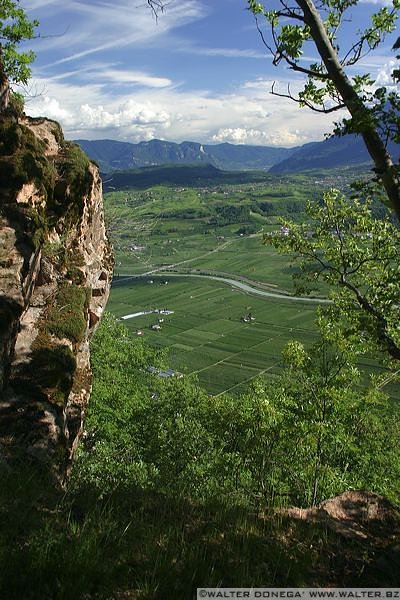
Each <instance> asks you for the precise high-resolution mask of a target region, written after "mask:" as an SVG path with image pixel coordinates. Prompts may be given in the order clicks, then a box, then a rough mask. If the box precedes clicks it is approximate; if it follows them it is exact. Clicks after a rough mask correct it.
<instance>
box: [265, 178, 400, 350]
mask: <svg viewBox="0 0 400 600" xmlns="http://www.w3.org/2000/svg"><path fill="white" fill-rule="evenodd" d="M307 213H308V217H309V219H308V221H307V222H306V223H303V224H296V223H293V222H289V221H285V223H284V224H285V226H286V227H287V228H288V230H289V233H290V234H289V236H287V237H283V236H280V235H271V234H265V236H264V243H265V244H271V245H273V246H274V247H275V248H277V249H278V250H279V251H281V252H288V253H290V254H293V255H294V256H295V260H296V263H297V264H298V266H299V273H298V274H297V275H296V277H297V279H299V280H300V281H301V282H302V284H304V283H306V286H308V291H309V290H310V289H312V288H313V287H314V288H315V285H316V284H318V282H321V281H322V282H324V283H325V284H328V286H329V287H330V290H331V291H330V297H331V299H332V304H331V305H330V306H329V307H327V308H325V309H323V310H322V314H323V316H324V319H325V322H326V327H325V328H329V329H330V330H331V333H332V334H333V333H334V332H335V331H336V334H337V335H340V336H341V337H342V339H347V340H351V341H352V342H353V343H354V344H356V345H358V347H359V351H360V352H365V351H366V350H371V349H373V347H375V348H376V349H379V350H381V351H383V352H384V353H385V354H386V355H389V356H390V357H391V358H393V359H395V360H396V361H397V360H400V329H399V298H400V267H399V261H398V257H399V253H400V229H399V228H398V227H397V226H396V225H395V224H393V223H392V222H391V220H390V219H389V218H388V216H386V218H382V219H379V220H377V219H375V218H374V217H373V215H372V211H371V206H370V204H369V203H368V202H366V203H361V202H359V201H358V200H355V199H349V198H346V197H344V196H343V195H342V194H341V193H340V192H339V191H338V190H330V191H329V192H327V193H325V194H324V197H323V200H322V202H321V204H320V205H318V204H311V203H310V204H309V207H308V211H307ZM304 289H307V288H304V285H303V287H302V288H300V291H301V290H304Z"/></svg>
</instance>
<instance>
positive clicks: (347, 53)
mask: <svg viewBox="0 0 400 600" xmlns="http://www.w3.org/2000/svg"><path fill="white" fill-rule="evenodd" d="M247 4H248V8H249V9H250V10H251V11H252V12H253V13H254V15H255V17H256V22H257V27H258V30H259V32H260V35H261V37H262V40H263V42H264V44H265V46H266V47H267V48H268V50H269V52H270V53H271V54H272V62H273V64H274V65H275V66H277V65H279V64H281V63H286V65H287V66H288V68H289V69H291V70H293V71H296V72H299V73H302V74H304V75H305V77H306V81H305V85H304V88H303V90H302V91H301V92H300V93H299V94H298V96H297V97H295V96H293V95H292V93H291V90H290V88H288V90H287V93H285V94H279V95H283V96H285V97H288V98H291V99H292V100H295V101H296V102H298V103H299V104H300V105H301V106H307V107H309V108H310V109H312V110H315V111H317V112H323V113H331V112H335V111H337V110H340V109H343V108H346V109H347V110H348V112H349V113H350V119H344V121H343V122H342V123H341V124H340V125H338V126H337V128H336V133H339V134H343V133H356V134H359V135H361V136H362V138H363V140H364V143H365V145H366V147H367V150H368V152H369V154H370V156H371V158H372V160H373V162H374V165H375V172H376V175H377V178H378V180H379V181H380V182H381V183H382V185H383V188H384V190H385V192H386V196H387V199H388V204H389V205H390V206H391V208H392V209H393V210H395V211H396V213H397V215H398V216H399V215H400V180H399V170H398V166H397V165H396V164H395V163H394V160H393V158H392V157H391V155H390V154H389V151H388V149H387V142H388V140H389V139H393V140H394V141H396V142H398V112H399V108H400V104H399V98H398V96H397V94H396V93H394V92H391V93H389V92H388V91H387V90H386V89H385V88H382V87H377V86H376V85H375V82H374V80H373V78H372V77H371V75H370V74H366V73H362V72H360V73H359V74H353V73H354V69H353V67H354V66H355V65H356V64H357V63H358V62H359V61H360V60H361V59H362V58H363V57H364V56H366V54H368V53H369V52H371V51H372V50H375V49H376V48H378V46H379V45H380V44H381V43H382V42H383V40H384V39H385V36H386V35H387V34H388V33H391V32H392V31H393V30H394V29H395V26H396V20H397V18H398V11H399V8H400V2H399V0H393V3H392V6H391V7H389V6H385V7H382V8H379V9H378V10H377V11H375V12H373V13H372V14H371V15H370V26H369V27H367V28H365V29H364V30H360V31H358V32H356V33H354V35H355V37H354V38H353V39H351V40H350V42H349V46H348V47H340V45H339V42H338V34H339V30H340V28H341V26H342V25H343V23H344V22H348V20H349V14H348V13H349V9H350V8H351V7H354V6H355V5H357V4H358V1H357V0H321V1H319V2H318V3H314V2H313V0H293V2H287V1H286V0H279V5H278V6H279V8H278V9H275V10H268V9H267V8H266V7H265V6H264V4H262V3H260V2H257V1H256V0H247ZM350 18H351V15H350ZM309 42H311V43H312V44H313V45H314V50H316V51H317V53H318V55H319V60H316V61H315V62H314V63H312V64H310V63H309V62H308V61H307V60H306V58H305V57H304V48H305V46H306V44H307V43H309ZM273 93H277V92H275V91H274V90H273Z"/></svg>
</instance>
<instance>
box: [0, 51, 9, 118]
mask: <svg viewBox="0 0 400 600" xmlns="http://www.w3.org/2000/svg"><path fill="white" fill-rule="evenodd" d="M2 55H3V49H2V47H1V46H0V116H1V115H2V114H3V113H4V111H5V110H6V108H7V107H8V105H9V103H10V82H9V80H8V77H7V75H6V74H5V71H4V65H3V57H2Z"/></svg>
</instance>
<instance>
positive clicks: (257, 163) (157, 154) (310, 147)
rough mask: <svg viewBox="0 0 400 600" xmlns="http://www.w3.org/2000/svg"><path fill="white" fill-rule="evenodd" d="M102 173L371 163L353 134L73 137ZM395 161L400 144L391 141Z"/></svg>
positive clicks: (276, 169) (288, 170)
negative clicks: (293, 139)
mask: <svg viewBox="0 0 400 600" xmlns="http://www.w3.org/2000/svg"><path fill="white" fill-rule="evenodd" d="M75 142H76V143H77V144H79V146H81V148H82V149H83V150H84V151H85V152H86V154H87V155H88V156H89V157H90V158H91V159H93V160H95V161H96V162H97V163H98V165H99V167H100V169H101V170H102V171H103V172H104V173H108V172H111V171H115V170H126V169H132V168H140V167H153V166H160V165H196V164H197V165H200V164H203V165H212V166H213V167H216V168H218V169H221V170H225V171H246V170H264V171H269V172H271V173H294V172H300V171H309V170H313V169H328V168H337V167H342V166H343V167H346V166H352V167H355V166H361V165H365V166H368V164H370V163H371V159H370V157H369V155H368V153H367V150H366V149H365V146H364V143H363V141H362V140H361V138H360V137H358V136H356V135H347V136H344V137H339V138H337V137H332V138H328V139H326V140H324V141H321V142H311V143H308V144H304V145H303V146H298V147H295V148H282V147H277V146H250V145H234V144H228V143H224V144H215V145H212V144H204V145H203V144H200V143H198V142H182V143H180V144H177V143H175V142H168V141H165V140H151V141H148V142H139V143H138V144H132V143H130V142H120V141H116V140H75ZM389 149H390V151H391V153H392V156H393V157H394V158H395V159H396V160H398V158H399V155H400V149H399V145H397V144H391V146H390V148H389Z"/></svg>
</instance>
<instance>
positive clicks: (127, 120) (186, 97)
mask: <svg viewBox="0 0 400 600" xmlns="http://www.w3.org/2000/svg"><path fill="white" fill-rule="evenodd" d="M386 1H387V0H361V3H360V6H359V7H357V8H355V9H354V11H356V12H355V14H354V15H352V16H353V23H352V24H351V25H352V26H354V27H356V28H360V26H361V25H362V24H363V23H364V22H365V23H366V19H367V17H368V15H369V14H370V13H371V12H372V11H373V10H376V9H377V8H379V6H380V5H381V4H384V3H385V2H386ZM21 5H22V6H23V7H24V9H25V10H26V11H27V13H28V15H29V17H30V18H32V19H33V18H35V19H38V20H39V21H40V26H39V29H38V32H39V34H40V36H39V37H38V38H37V39H35V40H31V41H30V42H29V45H28V47H29V48H32V49H33V50H34V51H35V52H36V60H35V62H34V64H33V66H32V79H31V81H30V84H29V86H28V88H27V89H25V93H26V94H27V100H26V112H27V113H28V114H30V115H32V116H47V117H49V118H52V119H55V120H57V121H59V122H60V123H61V125H62V126H63V129H64V132H65V135H66V137H67V138H68V139H115V140H121V141H129V142H140V141H145V140H150V139H154V138H157V139H164V140H170V141H175V142H182V141H185V140H186V141H196V142H201V143H219V142H230V143H234V144H257V145H268V146H287V147H292V146H297V145H301V144H304V143H306V142H310V141H316V140H321V139H323V137H324V135H325V134H326V133H328V132H329V131H331V129H332V123H333V121H335V120H337V119H338V116H339V115H338V114H337V113H334V115H333V116H332V115H321V114H316V113H312V112H311V111H309V110H308V109H306V108H303V109H301V108H299V106H298V105H297V104H296V103H294V102H292V101H290V100H286V99H284V98H281V97H277V96H274V95H272V94H271V85H272V82H273V81H274V80H275V81H276V82H277V84H276V86H277V88H276V89H278V91H282V92H286V90H287V85H288V83H290V85H291V90H292V92H293V93H296V92H297V91H298V90H300V89H301V76H298V75H296V74H295V73H294V72H293V71H290V70H288V69H285V68H284V67H278V68H277V67H273V66H272V64H271V56H270V55H269V54H268V51H267V49H266V48H265V46H264V45H263V43H262V40H261V38H260V36H259V34H258V32H257V29H256V26H255V22H254V17H253V15H252V14H251V13H250V12H249V11H248V10H247V9H246V6H247V3H246V0H169V1H168V5H167V6H166V8H165V11H164V12H163V14H161V15H160V16H159V18H158V19H157V20H156V19H155V18H154V16H153V15H152V14H151V11H150V10H149V8H148V7H147V6H146V3H145V0H21ZM346 26H347V27H348V29H349V31H348V32H347V34H346V35H347V36H348V40H350V39H351V32H350V28H351V26H350V24H348V25H346ZM397 35H398V34H397ZM397 35H396V33H394V34H392V35H391V36H389V37H388V38H387V40H386V41H385V43H384V45H383V46H382V47H381V48H380V49H379V50H378V51H377V52H376V53H374V54H370V55H369V56H368V57H366V58H365V59H364V61H363V64H362V65H361V67H360V69H361V71H362V70H364V71H368V72H370V73H372V74H373V75H374V76H375V77H377V78H378V82H380V83H383V84H385V83H389V84H390V77H389V73H390V68H391V65H393V52H392V51H391V46H392V45H393V42H394V40H395V39H396V37H397ZM343 43H347V42H346V40H345V39H344V40H343ZM309 50H310V55H309V56H306V59H307V60H310V61H312V60H313V59H314V58H315V55H313V54H312V53H313V49H312V48H310V49H309Z"/></svg>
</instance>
